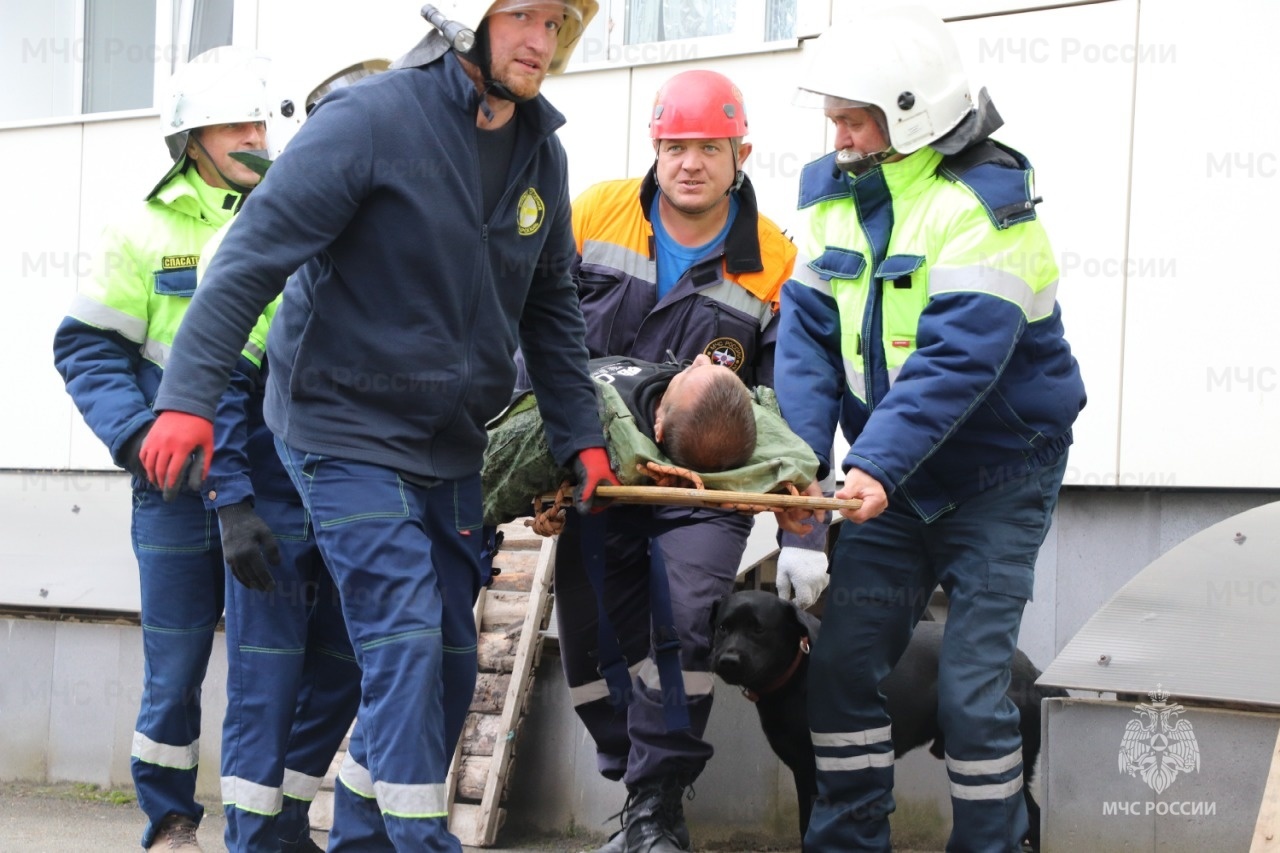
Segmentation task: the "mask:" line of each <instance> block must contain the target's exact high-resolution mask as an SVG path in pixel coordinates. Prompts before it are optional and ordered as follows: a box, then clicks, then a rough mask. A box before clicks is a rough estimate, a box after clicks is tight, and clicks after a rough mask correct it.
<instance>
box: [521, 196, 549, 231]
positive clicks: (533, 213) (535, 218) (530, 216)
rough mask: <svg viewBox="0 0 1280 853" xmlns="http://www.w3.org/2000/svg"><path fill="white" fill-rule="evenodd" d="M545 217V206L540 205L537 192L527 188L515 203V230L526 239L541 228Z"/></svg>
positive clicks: (540, 201) (540, 199)
mask: <svg viewBox="0 0 1280 853" xmlns="http://www.w3.org/2000/svg"><path fill="white" fill-rule="evenodd" d="M546 215H547V206H546V205H545V204H543V203H542V197H541V196H539V195H538V191H537V190H535V189H534V188H533V187H529V189H527V190H525V191H524V193H523V194H522V195H521V196H520V201H519V202H517V203H516V230H517V231H519V232H520V235H521V236H522V237H528V236H529V235H530V234H533V233H536V232H537V230H538V229H539V228H541V227H542V220H543V219H545V218H546Z"/></svg>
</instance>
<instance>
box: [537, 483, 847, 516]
mask: <svg viewBox="0 0 1280 853" xmlns="http://www.w3.org/2000/svg"><path fill="white" fill-rule="evenodd" d="M596 494H597V495H598V496H599V497H601V498H607V499H609V500H612V501H616V502H618V503H630V504H662V505H666V506H704V507H718V506H721V505H723V504H734V505H743V506H763V507H768V508H770V509H797V508H799V509H813V510H823V509H829V510H835V511H837V512H838V511H839V510H842V509H858V508H859V507H860V506H862V501H860V500H858V499H857V498H853V499H850V500H847V501H845V500H836V499H835V498H818V497H810V496H809V495H778V494H769V493H764V492H734V491H728V490H724V489H680V488H672V487H669V486H599V487H597V488H596ZM555 498H556V496H555V494H554V493H549V494H545V495H542V497H541V498H540V500H542V502H543V503H552V502H554V501H555Z"/></svg>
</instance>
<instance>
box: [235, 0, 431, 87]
mask: <svg viewBox="0 0 1280 853" xmlns="http://www.w3.org/2000/svg"><path fill="white" fill-rule="evenodd" d="M421 8H422V5H421V4H419V3H410V2H405V0H363V2H361V3H359V4H354V3H351V2H349V0H313V2H307V3H299V2H267V3H259V4H258V44H257V47H258V50H260V51H261V52H262V53H264V54H266V55H267V56H269V57H271V60H272V74H273V75H279V76H280V78H281V79H285V78H295V77H296V78H299V79H303V80H307V81H310V85H313V86H314V85H315V84H316V83H319V82H320V81H321V80H323V79H324V78H325V77H327V76H328V75H329V74H332V73H333V72H335V71H338V70H341V69H342V68H343V67H345V66H346V65H349V64H351V63H353V62H355V61H357V60H359V59H363V58H367V57H376V56H381V57H385V58H387V59H396V58H397V57H399V56H401V55H402V54H404V53H406V52H407V51H408V50H409V49H410V48H411V47H413V46H414V45H415V44H417V43H418V41H419V40H420V39H421V38H422V37H423V36H424V35H426V34H427V31H428V27H429V25H428V24H427V22H426V21H425V20H423V18H422V16H421V15H420V14H419V10H420V9H421Z"/></svg>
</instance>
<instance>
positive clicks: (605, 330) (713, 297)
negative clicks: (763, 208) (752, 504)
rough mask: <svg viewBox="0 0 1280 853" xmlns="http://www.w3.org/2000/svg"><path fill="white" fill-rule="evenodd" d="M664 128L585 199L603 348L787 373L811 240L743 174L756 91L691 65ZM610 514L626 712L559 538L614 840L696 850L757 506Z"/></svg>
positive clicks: (568, 660) (578, 686)
mask: <svg viewBox="0 0 1280 853" xmlns="http://www.w3.org/2000/svg"><path fill="white" fill-rule="evenodd" d="M649 130H650V137H651V138H652V140H653V145H654V151H655V154H656V159H655V162H654V165H653V167H652V168H651V169H650V170H649V173H648V174H647V175H645V177H644V178H635V179H629V180H618V181H606V182H604V183H601V184H597V185H595V186H593V187H591V188H590V189H588V190H587V191H586V192H585V193H583V194H582V195H581V196H580V197H579V198H578V199H577V200H576V201H575V202H574V205H573V231H574V239H575V241H576V243H577V248H578V258H577V260H576V261H575V263H574V265H573V274H574V278H575V280H576V282H577V285H578V295H579V298H580V300H581V305H582V312H583V315H584V317H585V318H586V321H587V347H588V349H589V350H590V353H591V356H592V357H593V358H600V357H604V356H627V357H631V358H636V359H641V360H644V361H651V362H664V361H669V360H671V359H673V358H674V359H675V360H679V361H686V362H687V361H692V360H694V359H697V358H700V357H702V356H706V357H707V358H709V359H711V361H712V362H714V363H717V364H720V365H722V366H723V367H724V368H725V369H727V370H733V371H735V372H737V374H738V375H739V376H740V377H741V378H742V379H743V381H745V382H746V383H747V384H748V385H772V383H773V350H774V338H775V335H776V330H777V307H778V293H779V290H780V289H781V286H782V283H783V282H785V281H786V280H787V278H788V276H789V275H790V274H791V270H792V266H793V264H794V261H795V255H796V250H795V248H794V247H793V246H792V245H791V242H790V241H789V240H788V239H787V238H786V237H785V236H784V235H783V234H782V232H781V231H780V230H779V229H778V227H777V226H776V225H774V224H773V223H772V222H771V221H769V220H768V219H766V218H765V217H763V216H761V215H760V214H759V213H758V212H757V210H756V199H755V192H754V190H753V189H752V187H751V181H750V180H748V179H747V177H746V175H745V174H744V173H743V171H742V165H743V163H744V162H745V161H746V159H747V157H748V156H749V155H750V153H751V143H749V142H744V141H743V137H744V136H745V135H746V133H747V116H746V112H745V109H744V107H743V100H742V92H741V91H740V90H739V89H738V87H737V86H735V85H734V84H733V82H732V81H730V80H729V79H728V78H726V77H724V76H723V75H721V74H717V73H715V72H713V71H686V72H684V73H682V74H678V75H676V76H675V77H673V78H671V79H670V80H668V81H667V83H666V84H664V85H663V86H662V88H661V89H659V91H658V94H657V97H656V98H655V99H654V102H653V110H652V113H651V115H650V125H649ZM603 517H604V522H603V523H604V525H605V532H604V539H605V545H604V562H605V568H604V577H603V582H602V583H601V584H600V585H601V595H602V607H603V609H604V611H606V612H607V614H608V620H607V621H608V622H609V623H611V625H612V628H613V632H614V633H615V634H616V637H617V645H618V646H619V647H620V649H621V653H622V655H623V656H624V657H625V659H626V666H627V667H628V668H629V669H630V672H631V675H632V687H633V689H632V695H633V699H632V701H631V703H630V704H629V705H627V706H626V707H625V709H623V710H622V711H621V712H620V711H619V710H618V708H617V705H619V704H620V703H618V702H617V697H616V696H615V697H614V702H613V703H611V702H610V692H611V690H610V684H608V683H606V680H605V678H604V677H603V676H602V675H601V671H602V670H603V669H604V668H605V667H606V665H607V664H608V663H609V661H607V660H605V658H607V657H609V655H608V654H607V652H608V649H607V648H606V649H605V652H606V654H604V655H601V653H600V646H601V643H600V641H599V637H598V624H597V623H598V620H597V619H596V618H595V614H596V612H597V606H596V600H595V592H594V590H593V588H592V584H591V583H590V582H589V574H588V573H589V571H590V570H591V567H590V566H587V565H584V560H583V557H582V548H581V545H580V542H581V540H583V539H588V538H589V536H590V534H589V532H588V531H587V529H586V528H585V527H584V522H582V521H581V520H580V519H578V518H573V517H571V518H570V519H569V520H568V523H567V525H566V527H565V530H564V533H563V534H562V535H561V542H560V547H559V548H558V549H557V559H556V575H555V590H556V600H557V607H556V612H557V614H558V618H559V631H560V648H561V655H562V660H563V663H564V668H565V675H566V677H567V679H568V682H569V687H570V691H571V694H572V699H573V703H574V707H575V710H576V711H577V713H578V716H579V717H581V719H582V721H583V723H584V724H585V725H586V727H587V730H588V731H589V732H590V733H591V736H592V737H593V738H594V739H595V742H596V750H597V756H598V765H599V768H600V772H601V773H602V774H603V775H604V776H606V777H607V778H609V779H614V780H621V781H623V782H624V783H625V784H626V786H627V792H628V797H627V804H626V806H625V808H624V809H623V815H622V817H623V820H622V830H621V831H619V832H618V833H616V834H615V835H614V836H613V837H612V838H611V839H610V841H609V843H608V844H607V845H605V847H604V848H603V850H605V851H609V853H623V851H628V853H630V851H645V853H649V851H654V853H665V852H666V851H675V850H687V849H689V833H688V830H687V828H686V827H685V821H684V814H683V809H682V807H681V800H682V795H683V792H684V789H685V788H686V787H688V786H689V785H690V783H692V782H693V781H694V779H696V778H697V777H698V775H699V774H700V773H701V772H702V769H703V767H705V766H706V763H707V761H708V760H709V759H710V758H711V755H712V747H711V744H709V743H708V742H707V741H705V740H704V739H703V737H702V736H703V732H704V731H705V729H706V724H707V718H708V716H709V714H710V711H711V698H712V697H711V688H712V677H711V673H710V645H711V638H710V635H709V627H710V618H709V617H710V610H711V605H712V603H713V602H715V601H716V600H717V599H719V598H720V597H721V596H723V595H725V594H726V593H728V592H729V591H730V589H731V588H732V585H733V580H734V577H735V575H736V573H737V569H738V564H739V562H740V560H741V558H742V552H743V550H744V548H745V547H746V542H747V534H748V533H749V531H750V529H751V521H752V520H751V518H750V517H748V516H745V515H740V514H737V513H733V512H726V511H722V510H708V509H695V508H689V507H663V508H657V509H655V508H651V507H635V506H630V507H613V508H611V509H610V510H609V511H608V512H606V513H603ZM588 523H589V522H588ZM651 555H652V557H651ZM651 569H652V571H651ZM661 569H665V571H661ZM663 576H665V582H663V580H664V577H663ZM663 591H668V592H669V595H668V596H666V599H669V601H668V600H664V597H663V595H662V592H663ZM651 636H652V637H654V638H655V639H654V641H653V645H651V640H650V638H651ZM677 637H678V640H679V643H678V645H679V650H678V662H676V663H674V664H672V665H673V666H676V667H678V670H679V674H680V675H682V676H683V678H682V679H681V678H675V679H674V680H675V681H677V682H680V681H682V682H683V689H684V694H685V695H686V696H687V705H685V707H686V708H687V711H688V723H689V725H688V727H687V728H672V730H669V727H668V724H667V723H668V718H667V717H665V716H664V712H665V711H669V710H670V708H669V707H668V708H664V702H663V699H664V693H665V694H667V696H668V698H669V697H670V694H671V692H672V690H673V688H672V685H670V684H669V683H668V681H667V679H666V678H665V677H664V678H662V679H660V678H659V676H658V672H659V669H660V668H662V667H663V666H664V661H663V657H662V655H663V654H664V653H666V654H669V655H674V652H672V651H670V650H671V649H673V648H674V646H675V643H673V642H671V641H672V640H674V639H675V638H677ZM654 646H657V647H658V649H659V650H658V651H655V650H654ZM666 672H672V671H671V670H670V669H668V670H666ZM666 672H664V675H665V674H666ZM672 674H673V675H674V672H672ZM614 692H616V691H614ZM667 704H668V705H670V704H671V703H670V702H668V703H667Z"/></svg>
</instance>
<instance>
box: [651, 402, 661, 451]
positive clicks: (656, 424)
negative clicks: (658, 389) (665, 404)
mask: <svg viewBox="0 0 1280 853" xmlns="http://www.w3.org/2000/svg"><path fill="white" fill-rule="evenodd" d="M662 426H663V424H662V406H661V405H659V406H658V411H657V412H656V413H655V414H654V416H653V441H654V443H655V444H662Z"/></svg>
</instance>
